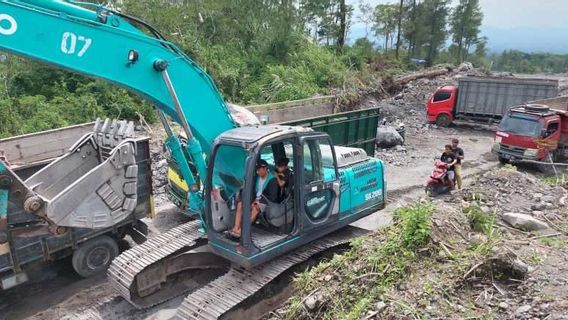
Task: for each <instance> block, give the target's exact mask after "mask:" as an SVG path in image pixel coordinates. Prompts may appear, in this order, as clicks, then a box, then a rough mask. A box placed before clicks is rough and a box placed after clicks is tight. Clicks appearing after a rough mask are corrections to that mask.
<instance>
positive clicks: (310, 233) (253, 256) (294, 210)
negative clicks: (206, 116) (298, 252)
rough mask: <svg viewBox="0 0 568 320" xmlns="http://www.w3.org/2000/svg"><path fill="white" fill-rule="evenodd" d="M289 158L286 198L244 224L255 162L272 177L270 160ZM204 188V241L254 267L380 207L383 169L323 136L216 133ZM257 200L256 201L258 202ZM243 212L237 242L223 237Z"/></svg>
mask: <svg viewBox="0 0 568 320" xmlns="http://www.w3.org/2000/svg"><path fill="white" fill-rule="evenodd" d="M283 157H285V158H287V159H289V164H288V167H289V170H290V171H291V172H292V174H291V175H290V179H291V181H290V182H291V183H290V184H289V188H290V189H289V195H288V196H287V197H284V199H282V200H281V201H279V202H278V203H273V202H271V201H265V203H266V208H265V209H264V212H263V213H261V214H260V216H259V217H258V218H257V219H256V221H255V222H252V221H250V217H249V214H247V213H249V212H250V210H251V201H250V200H249V201H247V200H246V199H254V197H255V193H254V190H255V185H256V182H257V176H256V170H255V166H256V163H257V161H258V160H259V159H262V160H264V161H266V162H267V163H268V166H269V169H268V170H269V171H270V172H271V173H273V172H274V169H275V166H276V162H277V159H280V158H283ZM209 168H210V174H209V175H208V177H209V180H208V181H207V183H206V196H205V199H206V204H205V211H206V224H207V229H208V234H207V236H208V241H209V244H210V245H211V248H212V249H213V251H214V252H215V253H217V254H218V255H220V256H223V257H224V258H226V259H228V260H231V261H233V262H236V263H238V264H240V265H243V266H249V267H250V266H255V265H258V264H260V263H262V262H265V261H268V260H270V259H272V258H274V257H276V256H277V255H279V253H280V252H283V251H288V250H291V249H293V248H296V247H299V246H301V245H303V244H306V243H308V242H311V241H313V240H314V239H317V238H319V237H321V236H323V235H325V234H328V233H330V232H332V231H335V230H337V229H339V228H341V227H344V226H346V225H347V224H349V223H351V222H353V221H355V220H357V219H360V218H361V217H363V216H366V215H368V214H371V213H372V212H375V211H377V210H379V209H382V208H384V206H385V195H384V190H385V187H384V180H383V174H382V172H383V164H382V162H381V161H380V160H378V159H375V158H371V157H368V156H367V154H366V153H365V151H364V150H362V149H358V148H348V147H334V146H333V144H332V142H331V139H330V137H329V136H328V135H327V134H325V133H321V132H314V131H312V130H311V129H309V128H302V127H292V126H260V127H255V128H251V127H242V128H237V129H233V130H230V131H228V132H225V133H223V134H222V135H221V136H220V137H219V138H218V139H217V141H216V143H215V146H214V148H213V152H212V156H211V158H210V161H209ZM261 201H262V200H261ZM238 202H241V205H242V208H243V211H242V212H243V222H242V226H241V228H242V229H241V230H242V231H241V238H240V239H238V240H237V239H230V238H228V237H227V236H226V232H227V231H229V230H231V228H232V227H233V226H234V223H235V211H236V208H237V203H238Z"/></svg>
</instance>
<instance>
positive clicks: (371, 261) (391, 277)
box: [286, 203, 434, 319]
mask: <svg viewBox="0 0 568 320" xmlns="http://www.w3.org/2000/svg"><path fill="white" fill-rule="evenodd" d="M433 211H434V207H433V206H432V205H431V204H430V203H417V204H415V205H412V206H408V207H404V208H400V209H398V210H396V211H395V212H394V223H393V224H392V225H391V226H389V227H387V228H385V229H384V230H382V231H380V232H379V233H378V234H376V235H374V236H371V237H364V238H359V239H355V240H354V241H353V242H352V248H351V249H350V250H349V251H347V252H345V253H344V254H342V255H336V256H334V257H333V258H332V259H331V260H329V261H326V262H323V263H320V264H319V265H317V266H315V267H314V268H312V269H311V270H307V271H305V272H303V273H301V274H300V275H298V276H297V277H296V279H295V287H296V289H297V294H295V295H294V297H292V298H291V300H290V304H289V309H288V312H287V315H286V319H296V318H299V317H300V315H302V314H303V313H304V312H306V310H305V307H304V305H303V302H304V299H305V298H304V297H306V296H307V295H309V294H313V293H314V292H316V291H317V294H321V295H323V301H324V302H323V303H322V305H320V306H319V308H318V310H314V311H312V313H313V314H311V316H313V318H317V319H359V318H360V317H361V315H363V314H364V313H365V312H366V310H369V309H370V308H371V307H372V305H373V304H374V303H376V302H377V301H378V300H379V299H380V298H381V296H382V295H383V294H384V293H385V292H386V290H387V289H389V288H391V287H392V286H394V285H396V284H398V283H400V282H401V281H403V280H404V279H405V278H406V277H407V276H408V275H409V272H408V269H407V268H408V266H409V265H410V264H411V263H412V262H414V261H415V260H416V258H417V256H418V254H417V250H418V249H419V248H421V247H423V246H425V245H426V244H428V242H429V239H430V232H431V227H432V220H431V217H432V213H433ZM327 274H331V275H333V276H334V277H338V278H339V279H341V281H340V282H334V283H333V284H331V283H328V282H323V281H322V279H323V278H324V277H325V275H327ZM412 313H413V314H414V315H415V317H417V318H420V317H419V315H418V313H415V312H414V311H413V312H412Z"/></svg>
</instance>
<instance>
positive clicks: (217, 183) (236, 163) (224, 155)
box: [211, 145, 247, 232]
mask: <svg viewBox="0 0 568 320" xmlns="http://www.w3.org/2000/svg"><path fill="white" fill-rule="evenodd" d="M246 159H247V151H246V150H245V149H243V148H241V147H238V146H232V145H221V146H220V147H219V148H218V149H217V152H216V155H215V165H214V166H213V175H212V184H211V212H212V217H211V218H212V220H211V222H212V225H213V229H214V230H215V231H217V232H222V231H225V230H227V229H229V228H230V227H231V226H232V223H233V221H234V217H233V216H234V212H235V210H236V205H237V201H238V200H239V197H240V192H241V190H242V188H243V187H244V186H245V183H244V181H245V166H246Z"/></svg>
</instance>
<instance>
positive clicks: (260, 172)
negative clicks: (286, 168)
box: [227, 159, 286, 240]
mask: <svg viewBox="0 0 568 320" xmlns="http://www.w3.org/2000/svg"><path fill="white" fill-rule="evenodd" d="M255 180H256V181H255V184H254V193H253V195H254V199H252V200H251V207H250V221H251V223H253V222H254V221H255V220H256V218H257V217H258V216H259V215H260V214H261V213H263V212H264V211H265V209H266V206H267V204H268V203H269V202H273V203H279V202H280V201H281V200H282V198H281V196H282V195H283V189H284V185H285V183H286V181H285V180H283V179H281V178H280V177H278V178H276V177H274V175H273V174H272V173H271V172H270V170H269V168H268V162H266V160H263V159H259V160H258V161H257V162H256V177H255ZM266 200H268V201H266ZM242 223H243V202H242V199H241V200H239V201H238V203H237V211H236V214H235V225H234V226H233V229H232V230H230V231H229V232H228V233H227V235H228V237H229V238H232V239H235V240H237V239H239V238H240V237H241V227H242Z"/></svg>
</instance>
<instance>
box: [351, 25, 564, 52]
mask: <svg viewBox="0 0 568 320" xmlns="http://www.w3.org/2000/svg"><path fill="white" fill-rule="evenodd" d="M481 34H482V35H483V36H486V37H487V38H488V39H489V41H488V44H487V48H488V50H489V51H490V52H494V53H502V52H503V51H504V50H511V49H514V50H520V51H524V52H550V53H559V54H568V41H566V39H568V27H567V28H551V29H542V28H532V27H518V28H512V29H502V28H497V27H492V26H482V27H481ZM364 36H365V27H363V26H358V25H356V26H353V27H352V28H351V29H350V30H349V35H348V43H350V44H353V42H355V40H357V39H358V38H361V37H364ZM369 40H371V41H374V42H375V43H376V44H377V45H383V39H378V38H377V37H375V36H374V35H373V34H372V32H369ZM448 45H449V43H448Z"/></svg>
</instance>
